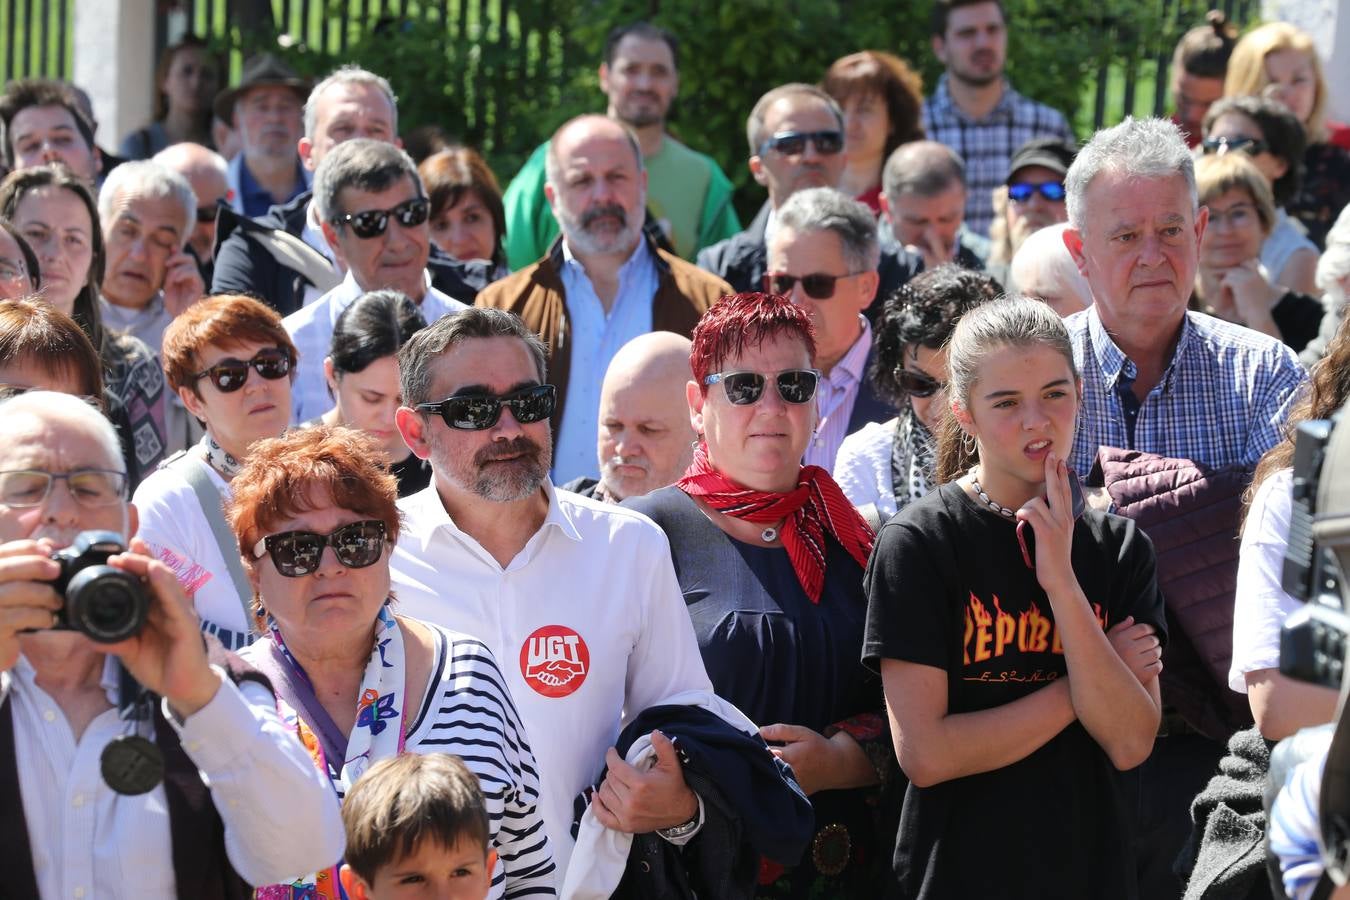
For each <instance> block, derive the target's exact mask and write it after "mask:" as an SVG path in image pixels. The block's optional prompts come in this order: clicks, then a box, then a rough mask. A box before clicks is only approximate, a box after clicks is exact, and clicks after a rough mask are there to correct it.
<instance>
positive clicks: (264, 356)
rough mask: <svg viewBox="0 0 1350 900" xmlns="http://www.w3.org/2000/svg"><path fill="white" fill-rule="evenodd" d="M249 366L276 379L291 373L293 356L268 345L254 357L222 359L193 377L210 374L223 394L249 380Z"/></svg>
mask: <svg viewBox="0 0 1350 900" xmlns="http://www.w3.org/2000/svg"><path fill="white" fill-rule="evenodd" d="M249 366H252V367H253V368H255V369H257V370H258V374H259V375H261V376H262V377H263V378H266V379H267V380H268V381H276V380H277V379H278V378H285V377H286V376H287V375H289V374H291V358H290V357H289V356H288V355H286V351H285V350H282V349H281V348H280V347H268V348H266V349H263V350H259V351H258V353H257V355H255V356H254V357H253V358H252V359H235V358H234V357H228V358H226V359H222V360H221V361H220V362H218V363H216V364H215V365H214V366H212V367H211V368H209V369H206V370H204V371H201V372H198V373H197V374H196V375H193V376H192V377H193V379H194V380H196V379H200V378H206V377H208V376H210V378H211V383H212V384H214V385H215V386H216V390H218V391H220V392H221V393H222V394H230V393H233V392H234V391H237V390H239V389H240V388H241V387H243V386H244V383H245V382H247V381H248V369H249Z"/></svg>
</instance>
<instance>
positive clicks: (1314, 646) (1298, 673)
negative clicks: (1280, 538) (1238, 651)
mask: <svg viewBox="0 0 1350 900" xmlns="http://www.w3.org/2000/svg"><path fill="white" fill-rule="evenodd" d="M1334 428H1335V424H1334V423H1333V422H1332V421H1331V420H1328V419H1315V420H1311V421H1307V422H1303V423H1302V424H1300V425H1299V426H1298V431H1297V432H1296V433H1295V440H1294V481H1293V508H1292V510H1291V513H1290V517H1289V543H1288V545H1287V548H1286V550H1285V554H1284V570H1283V572H1282V574H1281V580H1280V581H1281V586H1282V587H1283V588H1284V589H1285V591H1286V592H1287V593H1288V594H1289V595H1290V596H1291V597H1294V598H1295V599H1298V600H1302V601H1303V603H1304V605H1303V606H1302V607H1300V608H1299V609H1298V610H1297V611H1296V612H1294V613H1293V614H1291V615H1290V616H1289V617H1288V618H1287V619H1286V620H1285V623H1284V627H1283V628H1282V629H1281V631H1280V672H1281V673H1282V674H1284V675H1287V676H1289V677H1290V678H1297V679H1298V680H1299V681H1307V682H1311V683H1312V684H1320V685H1324V686H1326V687H1329V688H1332V689H1333V690H1334V689H1338V688H1339V687H1340V686H1341V675H1342V673H1343V671H1344V668H1345V646H1346V635H1347V633H1350V616H1347V615H1346V613H1345V603H1344V601H1343V600H1342V598H1341V577H1340V569H1339V567H1338V566H1337V564H1336V557H1335V555H1334V554H1333V552H1332V550H1331V548H1329V547H1326V546H1323V545H1321V544H1319V543H1318V542H1317V540H1316V538H1315V537H1314V535H1313V521H1314V519H1315V518H1316V516H1317V513H1318V509H1317V494H1318V489H1319V487H1320V486H1321V480H1322V468H1323V463H1324V462H1325V461H1326V455H1327V446H1328V444H1329V443H1330V441H1331V435H1332V431H1333V429H1334Z"/></svg>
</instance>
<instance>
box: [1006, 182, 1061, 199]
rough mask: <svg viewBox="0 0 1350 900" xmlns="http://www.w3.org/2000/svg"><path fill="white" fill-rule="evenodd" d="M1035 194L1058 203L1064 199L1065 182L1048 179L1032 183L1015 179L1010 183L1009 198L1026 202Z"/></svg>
mask: <svg viewBox="0 0 1350 900" xmlns="http://www.w3.org/2000/svg"><path fill="white" fill-rule="evenodd" d="M1033 194H1040V195H1041V196H1042V197H1044V198H1045V199H1047V200H1049V201H1050V202H1051V203H1058V202H1060V201H1061V200H1063V199H1064V183H1063V182H1062V181H1047V182H1045V183H1043V184H1031V183H1030V182H1026V181H1014V182H1013V183H1012V184H1010V185H1008V197H1009V199H1012V200H1016V201H1017V202H1018V203H1026V202H1027V201H1028V200H1030V199H1031V197H1032V195H1033Z"/></svg>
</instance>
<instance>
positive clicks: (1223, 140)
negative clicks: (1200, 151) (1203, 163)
mask: <svg viewBox="0 0 1350 900" xmlns="http://www.w3.org/2000/svg"><path fill="white" fill-rule="evenodd" d="M1200 146H1201V147H1203V148H1204V149H1205V155H1206V156H1209V155H1210V154H1211V153H1219V154H1223V153H1229V152H1231V151H1233V150H1241V151H1242V152H1243V153H1245V154H1247V155H1248V156H1260V155H1261V154H1262V153H1265V152H1266V151H1267V150H1269V149H1270V145H1269V144H1267V143H1266V142H1265V141H1263V140H1261V139H1260V138H1254V137H1235V138H1227V137H1217V138H1205V139H1204V140H1203V141H1201V142H1200Z"/></svg>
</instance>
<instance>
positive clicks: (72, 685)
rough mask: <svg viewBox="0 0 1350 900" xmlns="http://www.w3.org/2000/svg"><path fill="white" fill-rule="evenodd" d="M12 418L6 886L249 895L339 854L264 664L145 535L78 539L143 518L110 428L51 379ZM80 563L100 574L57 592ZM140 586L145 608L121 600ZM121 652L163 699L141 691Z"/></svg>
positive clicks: (97, 893) (4, 633)
mask: <svg viewBox="0 0 1350 900" xmlns="http://www.w3.org/2000/svg"><path fill="white" fill-rule="evenodd" d="M0 420H2V421H4V423H5V428H6V431H7V433H8V434H9V439H8V440H7V441H5V442H4V444H3V446H0V842H3V846H4V847H5V854H4V858H5V860H6V865H5V874H4V876H3V878H4V883H3V889H4V890H0V893H5V892H10V893H6V896H9V895H12V896H22V897H74V898H83V897H90V898H92V897H99V898H104V897H114V898H118V897H128V898H131V897H135V898H146V897H221V898H234V897H240V898H242V897H247V896H251V890H250V888H249V887H248V886H249V885H258V884H272V883H278V882H287V881H290V880H291V879H294V878H296V877H298V876H300V875H302V874H304V873H306V872H311V871H315V870H317V869H320V868H322V867H324V866H327V865H331V864H332V861H333V860H334V859H337V858H338V857H339V856H340V855H341V853H342V846H343V837H342V823H341V821H340V819H339V817H338V809H337V805H336V802H335V800H334V798H333V794H332V791H331V789H330V788H329V787H328V785H327V783H326V782H325V780H324V779H323V778H322V777H321V776H320V775H319V773H318V772H317V770H316V769H315V768H314V765H313V763H312V762H311V761H310V759H309V757H308V755H307V754H306V753H305V751H304V749H303V748H302V747H301V746H300V744H299V742H298V741H297V740H296V739H295V738H294V737H293V736H292V735H291V734H290V733H289V732H288V731H287V730H286V729H285V728H284V726H282V724H281V722H280V720H279V719H278V717H277V712H276V705H275V700H274V698H273V696H272V693H271V691H270V690H269V689H268V687H267V686H266V682H265V680H263V679H262V678H261V676H258V675H257V673H251V672H248V671H246V669H245V667H243V666H242V664H241V663H240V662H239V661H238V660H237V659H235V658H232V657H229V656H227V655H226V654H225V653H224V652H223V651H222V650H221V649H220V647H219V645H218V644H217V645H212V646H211V647H210V648H208V646H207V644H206V643H205V642H204V640H203V637H202V635H201V634H200V631H199V630H198V625H197V619H196V616H195V614H194V613H193V611H192V605H191V603H190V602H189V600H188V598H187V596H186V595H185V594H184V593H183V591H182V589H181V588H180V587H179V586H178V581H177V579H176V578H175V576H174V575H173V573H172V572H171V571H170V570H169V569H168V568H167V567H166V566H164V565H163V564H162V563H160V562H158V561H157V560H154V559H152V558H150V557H149V556H147V555H146V547H145V545H144V544H143V543H141V542H140V541H132V542H131V552H127V553H119V554H116V555H113V556H112V557H111V558H107V559H106V560H105V558H104V557H103V556H102V555H101V554H97V553H87V554H84V556H83V558H81V557H80V555H79V552H80V549H81V545H82V544H83V543H84V541H86V540H87V538H81V539H80V540H77V536H80V535H81V534H82V533H83V532H87V531H95V530H98V531H104V532H113V534H110V535H107V538H108V539H109V540H111V539H113V538H121V539H123V540H125V537H126V536H128V535H130V534H132V533H134V532H135V529H136V510H135V508H134V507H133V506H131V504H130V503H129V502H128V501H127V499H126V498H127V493H126V472H125V469H124V467H123V462H122V455H121V452H120V450H119V445H118V442H117V436H116V434H115V432H114V431H113V429H112V426H111V425H109V424H108V422H107V421H106V420H105V419H104V418H103V417H102V416H101V415H100V414H99V413H98V412H97V411H96V410H95V409H94V408H93V407H91V406H89V405H87V404H86V403H85V402H83V401H82V400H80V399H78V398H76V397H73V396H69V395H65V394H55V393H50V392H44V391H35V392H30V393H27V394H24V395H21V396H18V397H14V398H12V399H9V400H6V401H3V402H0ZM72 544H74V545H75V546H74V547H71V549H70V550H69V551H68V552H66V553H64V554H60V555H59V556H58V557H57V558H53V554H54V553H55V552H56V551H58V550H60V549H61V548H65V547H68V546H69V545H72ZM105 561H106V562H107V563H108V565H109V566H110V567H111V568H110V569H104V570H94V571H91V570H90V569H89V568H87V565H88V564H90V563H92V564H101V563H103V562H105ZM117 572H122V573H126V575H129V576H132V578H130V579H127V578H125V577H123V576H119V575H118V574H117ZM76 573H79V574H78V575H77V577H78V578H79V579H80V580H81V581H85V582H86V583H87V582H89V581H90V580H91V579H96V580H97V583H95V584H93V585H87V589H86V590H85V591H83V592H77V591H75V590H71V589H70V588H71V587H73V586H72V585H67V587H66V589H65V590H64V591H58V589H57V586H58V584H63V583H66V582H67V579H69V578H70V577H71V576H72V575H75V574H76ZM54 583H55V584H54ZM142 592H143V594H142ZM142 596H143V598H144V600H145V601H146V602H145V606H144V607H143V609H144V610H145V611H144V612H143V613H138V611H137V609H136V604H135V603H134V602H132V603H119V602H113V601H118V600H123V601H125V600H127V599H131V600H133V601H134V600H136V599H138V598H139V597H142ZM71 597H75V598H76V599H77V601H81V600H83V601H88V602H86V603H83V604H81V603H80V602H71V599H68V598H71ZM81 606H84V607H85V609H84V610H83V611H82V610H81V609H80V607H81ZM86 614H87V615H86ZM142 618H143V622H142V621H140V620H141V619H142ZM82 620H83V621H84V622H85V624H84V625H83V626H80V627H82V628H83V633H82V632H81V631H80V630H76V628H74V627H72V623H75V624H76V625H77V626H78V625H79V623H80V622H81V621H82ZM104 629H108V630H106V631H105V630H104ZM119 629H120V633H121V634H127V633H129V634H130V635H131V636H130V637H126V638H125V639H122V640H117V641H115V642H111V643H108V642H105V643H99V642H96V641H95V640H94V639H93V638H91V637H90V636H89V635H90V634H92V633H99V632H103V633H101V634H100V635H99V636H100V637H101V638H102V639H103V640H104V641H108V640H110V639H114V638H116V637H118V636H119V634H118V631H119ZM208 656H209V661H208ZM119 662H120V668H124V669H125V671H126V672H127V673H129V674H130V676H131V677H133V678H134V679H135V681H136V682H139V684H140V685H141V686H143V687H144V688H145V690H147V691H149V692H153V694H154V695H158V697H156V698H154V702H149V701H146V700H144V699H142V700H141V701H140V702H136V698H134V697H131V696H128V695H131V694H139V693H140V692H139V691H135V690H132V689H131V688H132V686H131V685H130V684H129V682H128V679H126V678H125V677H119V676H120V673H119V666H118V663H119ZM227 669H228V672H227ZM119 682H120V684H119ZM158 698H162V700H160V699H158ZM119 707H121V711H120V712H119ZM138 707H139V710H140V711H141V712H142V713H143V715H141V716H137V715H135V712H136V711H137V709H138ZM128 712H131V713H132V714H131V715H128ZM138 719H140V721H138Z"/></svg>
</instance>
